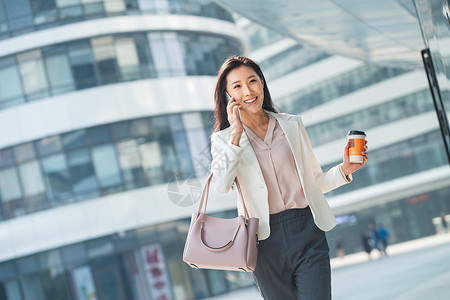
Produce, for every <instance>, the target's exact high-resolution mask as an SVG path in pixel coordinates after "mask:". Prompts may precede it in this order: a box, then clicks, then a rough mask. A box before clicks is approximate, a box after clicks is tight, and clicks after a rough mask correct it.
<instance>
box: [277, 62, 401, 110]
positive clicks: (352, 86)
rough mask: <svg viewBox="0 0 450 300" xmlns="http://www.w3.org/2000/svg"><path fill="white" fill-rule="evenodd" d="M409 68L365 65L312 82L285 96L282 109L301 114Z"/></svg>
mask: <svg viewBox="0 0 450 300" xmlns="http://www.w3.org/2000/svg"><path fill="white" fill-rule="evenodd" d="M408 71H409V70H403V69H395V68H386V67H380V66H376V65H364V66H362V67H360V68H357V69H355V70H351V71H349V72H347V73H344V74H339V76H335V77H333V78H330V79H328V80H323V81H321V82H319V83H317V84H312V85H310V86H309V87H308V88H306V89H302V90H301V91H298V92H296V93H294V94H292V95H289V96H286V97H283V99H280V101H282V103H283V104H282V105H281V106H282V110H283V111H285V112H288V113H292V114H300V113H302V112H305V111H307V110H308V109H311V108H313V107H316V106H319V105H322V104H324V103H327V102H330V101H333V100H335V99H337V98H339V97H342V96H344V95H347V94H350V93H352V92H355V91H357V90H359V89H362V88H364V87H367V86H370V85H372V84H375V83H378V82H382V81H384V80H388V79H390V78H393V77H395V76H398V75H400V74H403V73H406V72H408Z"/></svg>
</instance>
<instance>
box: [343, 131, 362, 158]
mask: <svg viewBox="0 0 450 300" xmlns="http://www.w3.org/2000/svg"><path fill="white" fill-rule="evenodd" d="M347 139H348V140H349V141H350V146H349V148H348V155H349V159H350V162H351V163H355V164H356V163H362V162H364V156H363V152H364V146H365V144H366V133H365V132H364V131H360V130H350V131H349V132H348V133H347Z"/></svg>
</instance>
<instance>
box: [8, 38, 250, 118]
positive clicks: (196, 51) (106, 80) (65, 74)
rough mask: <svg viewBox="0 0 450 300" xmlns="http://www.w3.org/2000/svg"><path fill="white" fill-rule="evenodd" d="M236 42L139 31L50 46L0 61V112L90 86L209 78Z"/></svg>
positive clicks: (236, 49)
mask: <svg viewBox="0 0 450 300" xmlns="http://www.w3.org/2000/svg"><path fill="white" fill-rule="evenodd" d="M241 52H242V48H241V45H239V44H238V43H237V42H236V41H233V40H229V39H225V38H223V37H219V36H215V35H208V34H199V33H188V32H149V33H145V32H139V33H136V32H135V33H128V34H117V35H108V36H101V37H95V38H91V39H84V40H77V41H73V42H69V43H64V44H58V45H51V46H48V47H44V48H39V49H34V50H30V51H27V52H23V53H19V54H17V55H12V56H8V57H2V58H0V109H4V108H8V107H12V106H15V105H19V104H21V103H24V102H29V101H35V100H39V99H43V98H46V97H49V96H53V95H60V94H63V93H68V92H71V91H74V90H81V89H86V88H90V87H94V86H100V85H106V84H112V83H116V82H124V81H131V80H138V79H144V78H159V77H168V76H186V75H210V76H215V75H216V74H217V70H218V69H219V67H220V65H221V64H222V62H223V61H224V60H225V59H226V58H227V57H228V56H230V55H232V54H239V53H241Z"/></svg>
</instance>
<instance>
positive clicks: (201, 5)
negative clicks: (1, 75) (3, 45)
mask: <svg viewBox="0 0 450 300" xmlns="http://www.w3.org/2000/svg"><path fill="white" fill-rule="evenodd" d="M138 14H152V15H155V14H176V15H195V16H203V17H210V18H216V19H222V20H226V21H230V22H233V18H232V16H231V14H230V13H229V12H228V11H227V10H225V9H223V8H222V7H220V6H219V5H217V4H216V3H214V1H211V0H170V1H169V0H0V40H2V39H6V38H8V37H11V36H17V35H21V34H24V33H28V32H32V31H36V30H42V29H47V28H51V27H56V26H61V25H64V24H70V23H74V22H80V21H86V20H92V19H98V18H106V17H113V16H120V15H138Z"/></svg>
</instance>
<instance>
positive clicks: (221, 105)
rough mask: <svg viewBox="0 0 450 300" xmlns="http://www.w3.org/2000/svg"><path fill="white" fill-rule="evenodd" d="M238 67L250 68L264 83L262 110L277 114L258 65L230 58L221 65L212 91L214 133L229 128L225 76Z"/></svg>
mask: <svg viewBox="0 0 450 300" xmlns="http://www.w3.org/2000/svg"><path fill="white" fill-rule="evenodd" d="M240 66H247V67H250V68H252V69H253V70H254V71H255V72H256V74H258V76H259V78H260V79H261V80H262V82H263V83H264V84H263V91H264V101H263V105H262V108H263V109H265V110H268V111H271V112H277V110H276V109H275V108H274V105H273V102H272V97H271V96H270V93H269V89H268V88H267V82H266V79H265V78H264V74H263V73H262V71H261V68H260V67H259V66H258V64H257V63H255V62H254V61H253V60H251V59H250V58H247V57H243V56H231V57H229V58H227V59H226V60H225V62H224V63H223V64H222V66H221V67H220V69H219V73H218V75H217V82H216V89H215V91H214V102H215V103H216V107H215V109H214V117H215V119H216V123H215V124H214V131H220V130H223V129H225V128H227V127H230V123H229V122H228V118H227V104H228V100H227V96H226V88H227V75H228V73H230V71H231V70H233V69H236V68H238V67H240Z"/></svg>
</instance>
